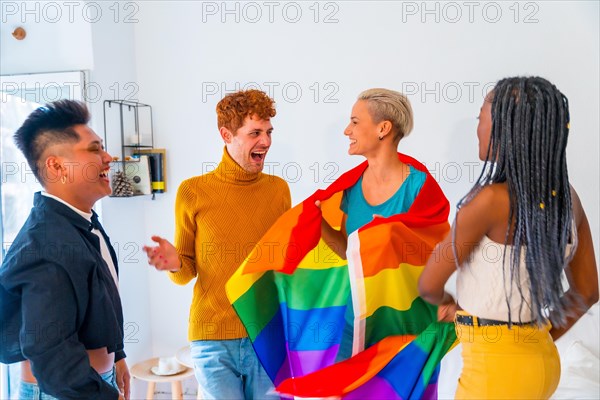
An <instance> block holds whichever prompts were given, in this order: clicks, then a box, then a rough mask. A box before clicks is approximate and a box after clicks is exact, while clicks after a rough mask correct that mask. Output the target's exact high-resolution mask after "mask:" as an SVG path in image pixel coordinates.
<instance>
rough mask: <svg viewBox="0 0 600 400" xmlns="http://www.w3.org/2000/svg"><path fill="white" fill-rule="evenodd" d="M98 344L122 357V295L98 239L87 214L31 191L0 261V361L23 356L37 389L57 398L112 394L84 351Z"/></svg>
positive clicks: (113, 253) (118, 358)
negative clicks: (27, 207) (31, 200)
mask: <svg viewBox="0 0 600 400" xmlns="http://www.w3.org/2000/svg"><path fill="white" fill-rule="evenodd" d="M94 216H95V214H94ZM101 232H102V234H103V235H104V238H105V239H106V243H107V245H108V248H109V250H110V254H111V257H112V259H113V263H114V265H115V268H118V267H117V257H116V255H115V252H114V249H113V248H112V246H111V244H110V240H109V238H108V236H106V233H104V230H103V229H101ZM102 347H107V349H108V352H109V353H112V352H114V353H115V361H118V360H120V359H122V358H124V357H125V353H124V351H123V311H122V308H121V300H120V298H119V292H118V289H117V287H116V285H115V282H114V280H113V278H112V276H111V274H110V271H109V269H108V266H107V264H106V262H105V261H104V259H103V258H102V255H101V253H100V241H99V239H98V237H97V236H96V235H95V234H94V233H93V232H91V226H90V222H89V221H87V220H86V219H85V218H83V217H82V216H81V215H79V214H77V213H76V212H75V211H73V210H71V209H70V208H69V207H67V206H66V205H64V204H62V203H60V202H58V201H56V200H54V199H52V198H49V197H46V196H42V195H41V193H39V192H38V193H36V194H35V197H34V206H33V208H32V210H31V213H30V214H29V217H28V219H27V221H26V222H25V225H23V227H22V228H21V230H20V232H19V234H18V235H17V237H16V239H15V241H14V242H13V243H12V245H11V246H10V248H9V250H8V253H7V255H6V257H5V259H4V262H3V263H2V267H1V268H0V362H3V363H13V362H18V361H22V360H25V359H28V360H29V361H30V362H31V368H32V371H33V374H34V376H35V377H36V379H37V380H38V385H39V386H40V388H41V390H42V391H43V392H45V393H47V394H50V395H52V396H55V397H58V398H61V399H63V398H64V399H113V398H114V399H117V398H118V392H117V390H116V389H114V388H113V387H112V386H110V385H109V384H108V383H106V382H104V381H103V380H102V378H101V377H100V375H99V374H98V373H97V372H96V371H95V370H94V369H93V368H92V367H91V366H90V363H89V359H88V356H87V353H86V350H87V349H98V348H102Z"/></svg>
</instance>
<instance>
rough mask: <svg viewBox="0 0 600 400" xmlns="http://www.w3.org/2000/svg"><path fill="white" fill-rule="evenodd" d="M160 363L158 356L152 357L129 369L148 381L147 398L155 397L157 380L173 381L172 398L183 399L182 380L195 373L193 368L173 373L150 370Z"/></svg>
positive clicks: (133, 373)
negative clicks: (159, 372) (167, 373)
mask: <svg viewBox="0 0 600 400" xmlns="http://www.w3.org/2000/svg"><path fill="white" fill-rule="evenodd" d="M156 365H158V357H155V358H151V359H149V360H146V361H141V362H139V363H137V364H135V365H134V366H133V367H131V368H130V369H129V373H130V374H131V376H133V377H134V378H137V379H140V380H142V381H146V382H148V390H147V391H146V399H153V398H154V389H155V388H156V383H157V382H159V383H160V382H171V398H172V399H174V400H175V399H176V400H181V399H183V386H182V384H181V382H182V381H183V380H184V379H185V378H188V377H190V376H193V375H194V370H193V369H192V368H188V367H185V369H184V370H183V371H181V372H179V373H177V374H173V375H155V374H153V373H152V371H151V370H150V369H151V368H152V367H154V366H156Z"/></svg>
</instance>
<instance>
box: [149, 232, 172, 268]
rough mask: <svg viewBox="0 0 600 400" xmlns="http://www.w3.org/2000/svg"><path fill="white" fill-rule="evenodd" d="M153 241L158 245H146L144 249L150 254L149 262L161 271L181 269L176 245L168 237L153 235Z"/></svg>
mask: <svg viewBox="0 0 600 400" xmlns="http://www.w3.org/2000/svg"><path fill="white" fill-rule="evenodd" d="M152 241H154V242H156V243H157V244H158V246H144V247H143V250H144V251H145V252H146V254H147V255H148V264H150V265H152V266H153V267H154V268H156V269H157V270H159V271H171V272H176V271H179V269H181V261H180V260H179V255H178V254H177V250H176V249H175V246H173V245H172V244H171V242H169V241H168V240H167V239H164V238H162V237H160V236H152Z"/></svg>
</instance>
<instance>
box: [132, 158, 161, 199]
mask: <svg viewBox="0 0 600 400" xmlns="http://www.w3.org/2000/svg"><path fill="white" fill-rule="evenodd" d="M166 153H167V151H166V150H165V149H142V150H138V152H137V153H136V154H134V156H138V155H139V156H140V157H142V156H147V157H148V160H149V162H150V180H151V181H152V192H153V193H164V192H166V191H167V178H166V176H167V170H166V168H167V166H166V162H165V160H166V159H167V158H166Z"/></svg>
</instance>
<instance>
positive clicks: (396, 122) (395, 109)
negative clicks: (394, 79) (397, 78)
mask: <svg viewBox="0 0 600 400" xmlns="http://www.w3.org/2000/svg"><path fill="white" fill-rule="evenodd" d="M358 100H364V101H366V102H367V105H368V109H369V113H370V114H371V118H373V122H375V123H380V122H381V121H390V122H391V123H392V132H393V134H394V140H400V139H402V138H404V137H406V136H408V134H409V133H410V132H411V131H412V129H413V111H412V107H411V105H410V101H408V98H407V97H406V96H405V95H404V94H402V93H400V92H396V91H395V90H389V89H382V88H374V89H367V90H365V91H364V92H362V93H361V94H359V95H358Z"/></svg>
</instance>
